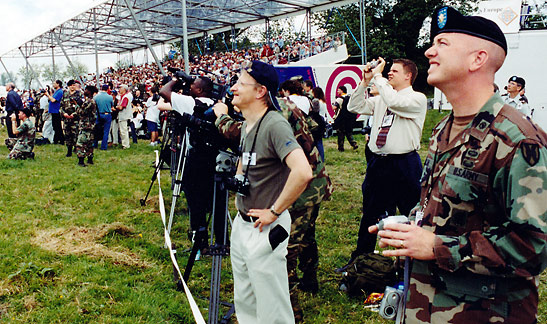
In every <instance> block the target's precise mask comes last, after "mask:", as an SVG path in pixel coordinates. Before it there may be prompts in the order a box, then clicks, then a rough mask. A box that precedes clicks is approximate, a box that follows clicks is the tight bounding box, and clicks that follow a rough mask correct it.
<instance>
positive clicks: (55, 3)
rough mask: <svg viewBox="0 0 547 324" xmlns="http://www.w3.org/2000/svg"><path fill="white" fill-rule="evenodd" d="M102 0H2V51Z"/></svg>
mask: <svg viewBox="0 0 547 324" xmlns="http://www.w3.org/2000/svg"><path fill="white" fill-rule="evenodd" d="M95 3H98V1H96V0H95V1H93V0H77V1H75V0H17V1H13V0H0V10H1V12H2V19H0V31H2V36H1V37H0V54H3V53H6V52H8V51H10V50H12V49H15V48H17V47H18V46H19V45H21V44H23V43H24V42H26V41H28V40H30V39H32V38H33V37H36V36H38V35H40V34H41V33H43V32H45V31H46V30H48V29H49V28H52V27H54V26H56V25H59V24H61V23H62V22H64V21H66V20H67V19H70V18H71V17H73V16H75V15H77V14H78V13H80V12H82V11H84V10H86V9H87V8H89V7H90V6H92V5H93V4H95Z"/></svg>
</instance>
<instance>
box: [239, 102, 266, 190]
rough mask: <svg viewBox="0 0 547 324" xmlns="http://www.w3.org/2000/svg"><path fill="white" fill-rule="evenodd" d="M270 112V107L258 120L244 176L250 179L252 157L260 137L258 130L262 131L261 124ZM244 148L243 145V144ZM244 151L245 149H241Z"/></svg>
mask: <svg viewBox="0 0 547 324" xmlns="http://www.w3.org/2000/svg"><path fill="white" fill-rule="evenodd" d="M269 112H270V109H268V110H266V112H265V113H264V115H262V117H261V118H260V120H259V121H258V125H256V132H255V136H254V139H253V145H251V151H250V152H249V158H248V161H247V168H246V169H245V173H244V177H245V180H249V177H248V176H249V167H250V166H251V159H252V154H253V152H254V150H255V145H256V138H257V137H258V132H259V131H260V125H261V124H262V121H263V120H264V117H266V115H267V114H268V113H269ZM242 140H243V141H245V139H243V138H242ZM242 148H243V145H242ZM241 151H242V152H243V150H241Z"/></svg>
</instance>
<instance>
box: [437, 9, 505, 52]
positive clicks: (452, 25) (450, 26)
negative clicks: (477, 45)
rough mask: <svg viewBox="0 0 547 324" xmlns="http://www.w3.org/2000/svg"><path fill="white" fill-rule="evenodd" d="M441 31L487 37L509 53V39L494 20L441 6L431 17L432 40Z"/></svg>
mask: <svg viewBox="0 0 547 324" xmlns="http://www.w3.org/2000/svg"><path fill="white" fill-rule="evenodd" d="M440 33H462V34H467V35H471V36H475V37H479V38H482V39H486V40H487V41H490V42H492V43H494V44H497V45H499V46H500V47H501V48H503V50H504V51H505V54H507V40H506V39H505V35H503V32H502V31H501V29H500V28H499V26H498V25H497V24H496V23H495V22H493V21H492V20H489V19H486V18H484V17H479V16H464V15H462V14H461V13H460V12H459V11H458V10H456V9H454V8H452V7H447V6H444V7H440V8H437V9H436V10H435V11H434V12H433V17H432V19H431V42H433V39H434V38H435V36H437V35H438V34H440Z"/></svg>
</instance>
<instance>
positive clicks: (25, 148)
mask: <svg viewBox="0 0 547 324" xmlns="http://www.w3.org/2000/svg"><path fill="white" fill-rule="evenodd" d="M17 131H18V132H19V134H17V142H16V143H15V145H14V146H13V148H14V149H16V150H19V151H21V152H32V149H33V148H34V138H35V137H36V128H35V127H34V123H32V121H31V120H30V119H29V118H27V120H25V121H24V122H23V123H21V125H19V127H17Z"/></svg>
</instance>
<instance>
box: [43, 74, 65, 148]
mask: <svg viewBox="0 0 547 324" xmlns="http://www.w3.org/2000/svg"><path fill="white" fill-rule="evenodd" d="M53 90H55V92H54V93H53V96H52V95H50V94H49V93H48V92H46V96H47V97H48V98H49V113H50V114H51V123H52V125H53V131H54V132H55V135H54V137H53V144H61V145H64V144H65V137H64V135H63V127H62V124H61V114H60V109H61V100H62V99H63V82H62V81H61V80H57V81H55V82H53Z"/></svg>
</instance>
